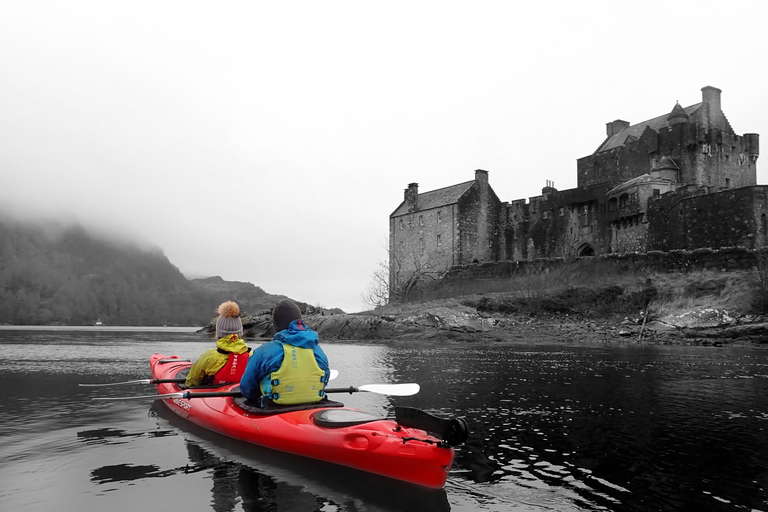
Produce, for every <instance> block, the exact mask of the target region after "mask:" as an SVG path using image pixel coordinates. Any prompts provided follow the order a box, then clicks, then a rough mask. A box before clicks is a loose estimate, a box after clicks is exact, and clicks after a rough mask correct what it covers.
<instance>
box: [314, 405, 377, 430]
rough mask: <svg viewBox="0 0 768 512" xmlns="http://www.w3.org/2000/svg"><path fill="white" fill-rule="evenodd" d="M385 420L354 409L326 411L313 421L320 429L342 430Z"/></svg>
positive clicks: (317, 413) (320, 412)
mask: <svg viewBox="0 0 768 512" xmlns="http://www.w3.org/2000/svg"><path fill="white" fill-rule="evenodd" d="M382 419H384V418H380V417H378V416H374V415H373V414H368V413H367V412H363V411H356V410H354V409H325V410H322V411H317V412H316V413H314V414H313V415H312V421H313V422H314V423H315V425H317V426H319V427H326V428H341V427H352V426H355V425H362V424H363V423H370V422H371V421H379V420H382Z"/></svg>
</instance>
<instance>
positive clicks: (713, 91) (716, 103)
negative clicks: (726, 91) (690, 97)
mask: <svg viewBox="0 0 768 512" xmlns="http://www.w3.org/2000/svg"><path fill="white" fill-rule="evenodd" d="M721 92H723V91H721V90H720V89H718V88H717V87H712V86H711V85H708V86H706V87H702V88H701V101H703V102H704V103H706V104H707V105H709V111H710V112H714V113H719V112H720V93H721Z"/></svg>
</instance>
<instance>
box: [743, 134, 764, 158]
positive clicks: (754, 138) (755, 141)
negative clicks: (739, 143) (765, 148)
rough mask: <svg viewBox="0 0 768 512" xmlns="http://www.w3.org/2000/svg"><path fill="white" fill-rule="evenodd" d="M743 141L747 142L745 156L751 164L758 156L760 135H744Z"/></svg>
mask: <svg viewBox="0 0 768 512" xmlns="http://www.w3.org/2000/svg"><path fill="white" fill-rule="evenodd" d="M744 139H745V140H746V141H747V156H748V157H749V159H750V160H752V162H756V161H757V157H758V156H760V135H758V134H757V133H745V134H744Z"/></svg>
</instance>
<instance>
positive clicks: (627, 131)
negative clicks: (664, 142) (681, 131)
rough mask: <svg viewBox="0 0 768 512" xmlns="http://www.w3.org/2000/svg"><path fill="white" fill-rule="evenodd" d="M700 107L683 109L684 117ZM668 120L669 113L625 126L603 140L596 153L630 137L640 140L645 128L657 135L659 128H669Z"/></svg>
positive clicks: (620, 143) (697, 105) (618, 144)
mask: <svg viewBox="0 0 768 512" xmlns="http://www.w3.org/2000/svg"><path fill="white" fill-rule="evenodd" d="M701 105H702V103H696V104H695V105H691V106H690V107H685V108H684V109H683V110H684V111H685V114H686V115H688V116H691V115H692V114H693V113H694V112H696V111H697V110H698V109H699V108H700V107H701ZM674 111H675V109H673V112H674ZM678 115H679V113H678ZM668 119H669V113H667V114H664V115H662V116H659V117H655V118H653V119H650V120H648V121H643V122H642V123H637V124H633V125H632V126H627V127H626V128H624V129H623V130H621V131H620V132H619V133H617V134H615V135H613V136H611V137H608V138H607V139H605V141H604V142H603V144H602V145H601V146H600V147H599V148H597V151H596V153H600V152H602V151H608V150H609V149H614V148H618V147H620V146H623V145H624V143H625V142H626V141H627V139H628V138H630V137H633V138H634V139H632V140H637V139H639V138H640V136H641V135H642V134H643V132H644V131H645V129H646V128H650V129H652V130H653V131H655V132H657V133H658V131H659V130H660V129H661V128H664V127H665V126H669V121H668Z"/></svg>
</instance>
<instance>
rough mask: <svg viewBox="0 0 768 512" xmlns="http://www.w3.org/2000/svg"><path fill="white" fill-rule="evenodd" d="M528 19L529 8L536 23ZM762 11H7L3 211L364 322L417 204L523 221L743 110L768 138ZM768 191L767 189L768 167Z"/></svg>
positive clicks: (398, 7)
mask: <svg viewBox="0 0 768 512" xmlns="http://www.w3.org/2000/svg"><path fill="white" fill-rule="evenodd" d="M527 4H530V5H527ZM766 15H768V4H766V3H764V2H757V1H755V2H739V1H736V2H731V3H729V4H727V6H726V4H722V3H721V2H717V3H715V2H707V1H703V2H702V1H698V2H653V1H651V2H643V3H641V4H631V5H630V4H626V3H622V4H616V3H613V2H589V1H587V2H578V3H577V2H565V1H563V2H546V3H536V2H527V3H526V5H524V4H523V3H522V2H444V1H441V2H419V1H415V2H397V1H395V2H391V1H390V2H386V3H384V2H381V3H375V2H253V1H250V2H226V3H214V2H194V1H191V2H190V1H184V2H181V1H165V2H163V1H159V2H157V1H153V2H142V1H131V2H119V1H118V2H99V1H93V2H86V1H81V0H71V1H69V2H2V3H0V205H1V206H2V209H3V210H10V211H13V212H15V214H16V215H19V216H22V217H25V218H33V217H34V218H37V219H40V218H55V219H59V220H61V221H64V220H67V221H69V220H71V221H73V222H80V223H81V224H83V225H85V226H90V227H92V228H93V229H97V230H100V231H107V232H111V233H114V234H117V235H119V236H120V237H124V238H129V239H134V240H136V241H137V242H138V243H141V244H144V245H147V246H157V247H159V248H161V249H162V250H163V252H164V253H165V254H166V255H167V257H168V258H169V259H170V261H171V262H172V263H173V264H174V265H176V266H178V267H179V269H180V270H181V271H182V272H183V273H184V274H185V275H187V276H188V277H206V276H210V275H220V276H222V277H223V278H224V279H227V280H233V281H248V282H251V283H253V284H255V285H257V286H260V287H262V288H263V289H264V290H266V291H267V292H269V293H275V294H284V295H288V296H290V297H293V298H295V299H297V300H301V301H304V302H308V303H311V304H315V305H322V306H324V307H340V308H342V309H344V310H346V311H359V310H363V309H365V306H364V304H363V303H362V301H361V293H362V292H363V291H364V289H365V288H366V286H367V285H368V283H369V282H370V280H371V274H372V273H373V271H374V270H375V269H376V267H377V262H378V261H379V260H382V259H385V258H386V243H387V237H388V218H389V215H390V214H391V213H392V212H393V211H394V210H395V209H396V208H397V207H398V205H399V204H400V202H401V201H402V200H403V190H404V189H405V188H406V187H407V185H408V183H411V182H417V183H419V189H420V191H422V192H423V191H428V190H432V189H436V188H440V187H445V186H449V185H452V184H456V183H460V182H464V181H469V180H471V179H473V177H474V170H475V169H485V170H487V171H488V172H489V179H490V183H491V186H492V187H493V189H494V191H495V192H496V194H497V195H498V196H499V197H500V198H501V199H502V200H503V201H510V200H514V199H520V198H526V197H530V196H535V195H538V194H540V193H541V188H542V187H543V186H544V185H545V184H546V181H547V180H550V181H554V184H555V187H556V188H558V189H561V190H562V189H568V188H573V187H575V186H576V159H577V158H580V157H583V156H586V155H589V154H591V153H592V152H593V151H594V150H595V149H596V148H597V147H598V146H599V145H600V143H601V142H602V141H603V140H604V138H605V123H606V122H609V121H613V120H615V119H624V120H627V121H629V122H630V123H632V124H635V123H638V122H641V121H645V120H647V119H650V118H653V117H657V116H659V115H662V114H665V113H667V112H669V111H671V110H672V107H673V106H674V104H675V102H676V101H679V102H680V104H681V105H682V106H683V107H686V106H689V105H692V104H695V103H698V102H700V101H701V88H702V87H704V86H707V85H712V86H715V87H718V88H720V89H722V91H723V92H722V107H723V111H724V112H725V114H726V116H727V117H728V120H729V121H730V123H731V125H732V126H733V128H734V130H735V131H736V133H738V134H743V133H760V134H763V135H764V136H765V134H768V129H766V120H765V112H766V105H767V103H768V101H767V100H766V93H765V91H766V90H768V87H766V83H765V82H766V79H767V78H768V73H766V66H767V64H766V62H767V59H765V58H764V57H765V55H764V53H765V50H766V49H767V48H768V34H766V32H765V31H764V30H761V29H760V27H759V26H758V24H757V23H756V21H758V20H761V19H766ZM758 169H759V171H758V183H760V184H762V183H764V179H763V176H764V172H763V171H762V170H761V169H762V166H761V164H760V163H759V162H758Z"/></svg>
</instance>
